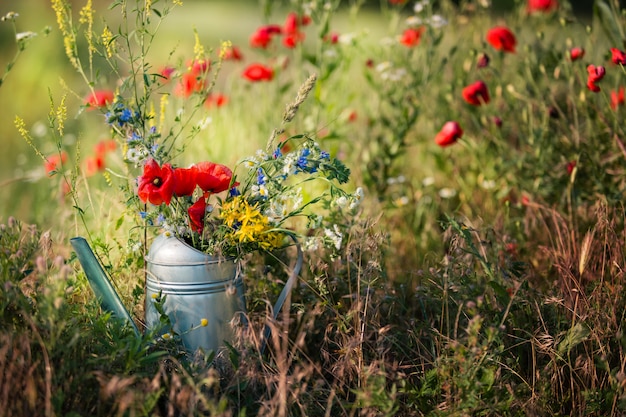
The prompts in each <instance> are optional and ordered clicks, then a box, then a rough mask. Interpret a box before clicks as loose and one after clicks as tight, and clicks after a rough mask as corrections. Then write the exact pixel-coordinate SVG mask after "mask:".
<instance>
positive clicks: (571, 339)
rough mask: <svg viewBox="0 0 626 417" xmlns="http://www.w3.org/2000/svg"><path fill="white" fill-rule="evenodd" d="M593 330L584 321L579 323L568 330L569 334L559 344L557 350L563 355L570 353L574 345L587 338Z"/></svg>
mask: <svg viewBox="0 0 626 417" xmlns="http://www.w3.org/2000/svg"><path fill="white" fill-rule="evenodd" d="M590 333H591V331H590V330H589V328H587V327H586V326H584V325H583V324H582V323H577V324H576V325H575V326H573V327H572V328H570V329H569V330H568V331H567V334H566V335H565V337H564V338H563V340H561V342H560V343H559V345H558V346H557V352H559V354H561V355H563V354H566V353H569V352H570V351H571V350H572V349H573V348H574V347H576V346H577V345H579V344H580V343H582V342H584V341H585V340H587V338H588V337H589V334H590Z"/></svg>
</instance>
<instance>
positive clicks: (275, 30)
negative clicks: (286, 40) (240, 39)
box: [250, 25, 283, 49]
mask: <svg viewBox="0 0 626 417" xmlns="http://www.w3.org/2000/svg"><path fill="white" fill-rule="evenodd" d="M282 31H283V29H282V28H281V27H280V26H279V25H267V26H261V27H260V28H258V29H257V31H256V32H254V33H253V34H252V35H251V36H250V46H251V47H253V48H262V49H266V48H267V47H268V46H269V44H270V42H271V41H272V37H273V36H274V35H280V34H281V33H282Z"/></svg>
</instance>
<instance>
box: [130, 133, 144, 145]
mask: <svg viewBox="0 0 626 417" xmlns="http://www.w3.org/2000/svg"><path fill="white" fill-rule="evenodd" d="M141 141H142V138H141V136H139V135H138V134H137V132H133V133H132V134H131V135H130V137H129V138H128V142H129V143H133V142H141Z"/></svg>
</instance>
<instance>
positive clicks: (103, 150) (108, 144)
mask: <svg viewBox="0 0 626 417" xmlns="http://www.w3.org/2000/svg"><path fill="white" fill-rule="evenodd" d="M115 149H117V142H116V141H114V140H113V139H109V140H101V141H100V142H98V143H96V146H94V148H93V151H94V153H95V154H96V155H102V156H104V155H106V154H107V153H108V152H113V151H114V150H115Z"/></svg>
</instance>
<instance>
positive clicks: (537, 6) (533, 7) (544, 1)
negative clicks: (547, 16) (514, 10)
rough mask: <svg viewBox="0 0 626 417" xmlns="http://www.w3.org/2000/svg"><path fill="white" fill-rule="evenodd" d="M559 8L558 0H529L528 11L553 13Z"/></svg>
mask: <svg viewBox="0 0 626 417" xmlns="http://www.w3.org/2000/svg"><path fill="white" fill-rule="evenodd" d="M558 7H559V2H558V1H557V0H528V3H527V4H526V10H527V11H528V12H529V13H532V12H551V11H553V10H556V9H557V8H558Z"/></svg>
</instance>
